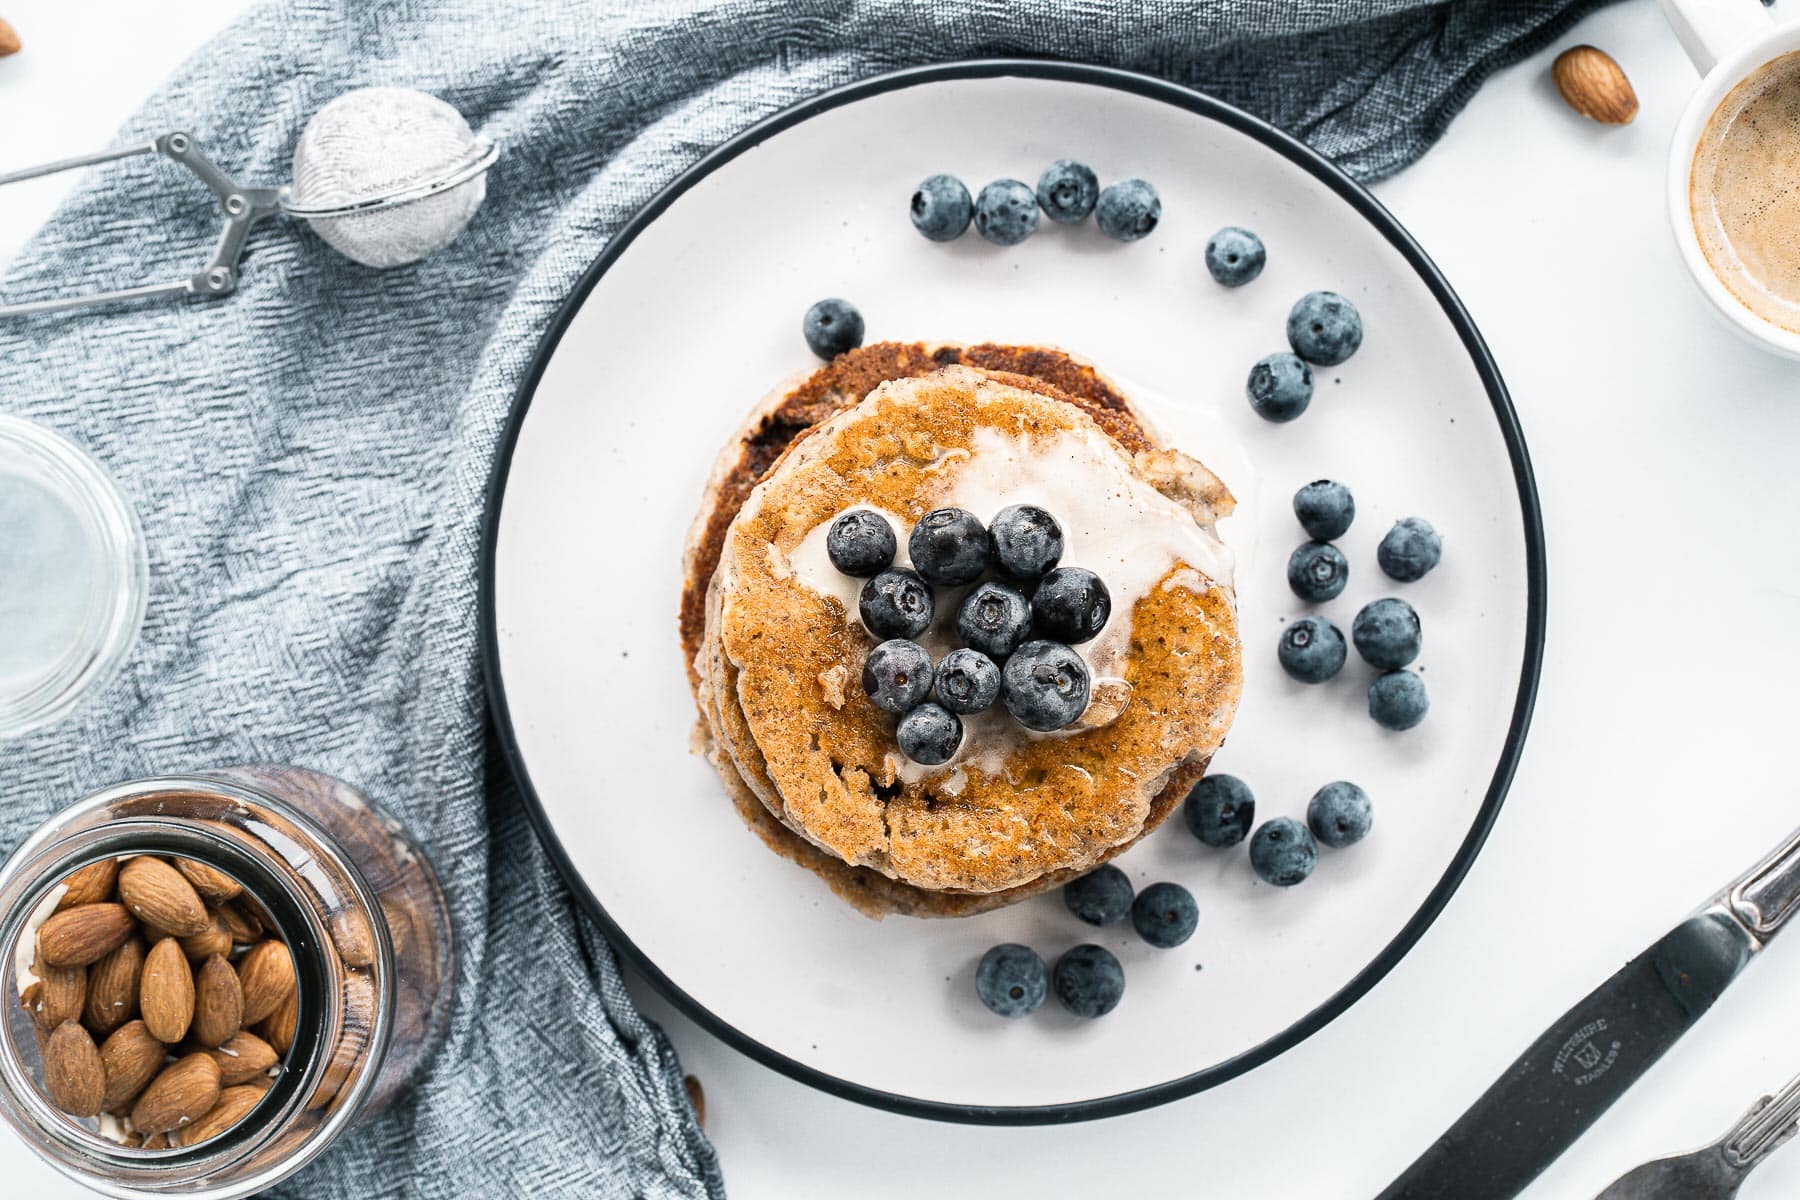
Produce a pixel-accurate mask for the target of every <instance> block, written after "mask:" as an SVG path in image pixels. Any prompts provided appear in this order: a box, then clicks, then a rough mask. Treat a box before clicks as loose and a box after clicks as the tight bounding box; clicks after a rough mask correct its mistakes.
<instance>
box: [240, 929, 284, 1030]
mask: <svg viewBox="0 0 1800 1200" xmlns="http://www.w3.org/2000/svg"><path fill="white" fill-rule="evenodd" d="M237 972H238V983H239V984H241V985H242V986H243V989H244V1024H246V1025H254V1024H256V1023H257V1022H258V1021H260V1020H262V1019H263V1018H265V1017H267V1016H268V1015H269V1014H270V1013H272V1012H274V1011H275V1010H276V1009H277V1008H278V1007H280V1006H281V1002H282V1001H283V1000H286V999H287V998H288V997H289V996H291V995H293V994H294V959H293V956H292V955H291V954H289V953H288V948H287V947H286V946H284V945H282V944H281V943H280V942H274V941H269V942H258V943H257V944H256V945H254V946H252V947H251V948H250V952H249V953H248V954H246V955H244V957H243V958H241V959H239V960H238V965H237Z"/></svg>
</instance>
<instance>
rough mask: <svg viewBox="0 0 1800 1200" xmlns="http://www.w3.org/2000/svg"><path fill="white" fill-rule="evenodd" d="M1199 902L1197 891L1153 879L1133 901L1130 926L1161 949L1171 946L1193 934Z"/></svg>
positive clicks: (1198, 914) (1197, 919) (1198, 919)
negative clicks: (1196, 901) (1195, 892)
mask: <svg viewBox="0 0 1800 1200" xmlns="http://www.w3.org/2000/svg"><path fill="white" fill-rule="evenodd" d="M1199 923H1200V906H1199V905H1197V904H1195V903H1194V893H1192V892H1190V891H1188V890H1187V889H1186V888H1184V887H1182V886H1181V885H1180V884H1179V883H1153V884H1151V885H1150V886H1149V887H1147V888H1145V889H1144V890H1143V891H1141V892H1139V893H1138V898H1137V899H1136V900H1134V901H1132V903H1131V927H1132V928H1133V929H1135V930H1137V931H1138V936H1139V937H1141V938H1143V939H1144V940H1145V941H1146V942H1149V943H1150V944H1151V945H1152V946H1155V947H1156V948H1157V949H1158V950H1168V949H1171V948H1173V947H1175V946H1179V945H1181V943H1183V942H1185V941H1187V940H1188V939H1189V938H1191V937H1193V936H1194V926H1196V925H1198V924H1199Z"/></svg>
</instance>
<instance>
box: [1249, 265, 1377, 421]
mask: <svg viewBox="0 0 1800 1200" xmlns="http://www.w3.org/2000/svg"><path fill="white" fill-rule="evenodd" d="M1287 338H1288V345H1289V346H1291V347H1292V348H1293V349H1292V351H1291V352H1290V351H1287V350H1283V351H1281V352H1279V353H1276V354H1271V355H1269V356H1268V357H1266V358H1264V359H1262V360H1261V361H1260V362H1258V363H1257V364H1256V365H1255V366H1254V367H1251V368H1250V378H1249V380H1248V381H1247V382H1246V383H1245V384H1244V395H1245V396H1246V397H1248V398H1249V400H1250V407H1251V408H1253V409H1255V410H1256V414H1257V416H1259V417H1262V418H1263V419H1264V420H1265V421H1276V422H1286V421H1292V420H1293V419H1294V418H1295V417H1298V416H1299V415H1300V414H1301V413H1303V412H1305V411H1306V409H1307V406H1308V405H1310V404H1311V403H1312V398H1313V371H1312V369H1313V367H1315V366H1318V367H1335V366H1337V365H1338V364H1339V363H1341V362H1343V361H1345V360H1346V359H1348V358H1349V357H1350V356H1351V355H1352V354H1355V353H1356V351H1357V349H1358V347H1360V346H1361V345H1362V340H1363V327H1362V314H1360V313H1358V312H1357V311H1356V305H1354V304H1352V303H1350V301H1348V300H1346V299H1344V298H1343V297H1342V296H1340V295H1338V294H1337V293H1336V292H1308V293H1306V295H1304V296H1302V297H1300V299H1298V300H1296V301H1295V302H1294V307H1293V308H1292V309H1290V310H1289V311H1288V319H1287Z"/></svg>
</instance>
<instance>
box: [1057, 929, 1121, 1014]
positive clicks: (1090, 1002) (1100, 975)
mask: <svg viewBox="0 0 1800 1200" xmlns="http://www.w3.org/2000/svg"><path fill="white" fill-rule="evenodd" d="M1050 984H1051V986H1052V987H1053V988H1055V989H1056V998H1057V999H1058V1000H1059V1001H1061V1002H1062V1006H1063V1007H1064V1008H1066V1009H1068V1010H1069V1011H1070V1012H1072V1013H1074V1014H1075V1015H1076V1016H1078V1017H1104V1016H1105V1015H1106V1014H1107V1013H1109V1012H1111V1011H1112V1010H1113V1009H1115V1008H1117V1007H1119V1001H1120V1000H1121V999H1123V998H1124V995H1125V968H1124V967H1122V966H1120V965H1119V960H1118V959H1117V958H1114V957H1113V953H1112V951H1110V950H1108V949H1106V948H1105V947H1104V946H1095V945H1093V944H1092V943H1089V944H1086V945H1081V946H1076V947H1075V948H1074V949H1072V950H1070V951H1069V952H1068V953H1067V954H1065V955H1063V956H1062V957H1061V958H1059V959H1057V960H1056V969H1055V970H1054V971H1052V972H1051V975H1050Z"/></svg>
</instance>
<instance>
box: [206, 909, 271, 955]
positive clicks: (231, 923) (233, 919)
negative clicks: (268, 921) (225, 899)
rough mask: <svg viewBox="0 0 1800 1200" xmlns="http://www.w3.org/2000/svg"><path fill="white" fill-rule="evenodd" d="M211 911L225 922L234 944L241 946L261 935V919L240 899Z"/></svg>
mask: <svg viewBox="0 0 1800 1200" xmlns="http://www.w3.org/2000/svg"><path fill="white" fill-rule="evenodd" d="M213 911H214V912H216V913H217V914H218V915H219V920H221V921H223V922H224V923H225V928H226V929H227V930H228V931H229V932H230V934H231V940H232V941H233V942H235V943H236V944H238V945H240V946H241V945H244V944H246V943H248V942H254V941H256V940H258V939H259V938H261V937H262V920H261V919H260V918H259V917H258V916H257V915H256V914H255V913H254V912H252V911H251V910H250V908H249V906H248V905H246V904H245V903H244V902H243V901H242V900H239V901H238V902H237V903H235V904H221V905H219V907H218V908H216V909H214V910H213Z"/></svg>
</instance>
